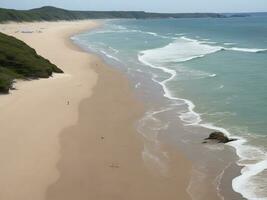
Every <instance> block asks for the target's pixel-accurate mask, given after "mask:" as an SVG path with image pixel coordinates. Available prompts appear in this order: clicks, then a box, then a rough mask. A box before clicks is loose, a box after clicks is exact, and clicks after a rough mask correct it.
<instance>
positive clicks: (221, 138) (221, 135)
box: [205, 131, 237, 143]
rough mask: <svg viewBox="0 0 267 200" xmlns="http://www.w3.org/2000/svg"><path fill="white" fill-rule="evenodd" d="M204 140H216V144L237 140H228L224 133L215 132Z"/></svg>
mask: <svg viewBox="0 0 267 200" xmlns="http://www.w3.org/2000/svg"><path fill="white" fill-rule="evenodd" d="M205 140H217V141H218V143H228V142H232V141H236V140H237V139H235V138H228V137H227V136H226V135H225V134H224V133H222V132H218V131H216V132H213V133H211V134H210V135H209V137H208V138H205Z"/></svg>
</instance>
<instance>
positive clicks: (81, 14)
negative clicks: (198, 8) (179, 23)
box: [0, 6, 226, 22]
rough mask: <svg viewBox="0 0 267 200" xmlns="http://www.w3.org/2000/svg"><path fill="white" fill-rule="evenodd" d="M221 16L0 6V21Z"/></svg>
mask: <svg viewBox="0 0 267 200" xmlns="http://www.w3.org/2000/svg"><path fill="white" fill-rule="evenodd" d="M204 17H211V18H223V17H226V16H225V15H223V14H218V13H149V12H143V11H70V10H64V9H61V8H56V7H52V6H45V7H41V8H36V9H31V10H13V9H4V8H0V22H5V21H17V22H21V21H56V20H79V19H114V18H129V19H131V18H132V19H153V18H204Z"/></svg>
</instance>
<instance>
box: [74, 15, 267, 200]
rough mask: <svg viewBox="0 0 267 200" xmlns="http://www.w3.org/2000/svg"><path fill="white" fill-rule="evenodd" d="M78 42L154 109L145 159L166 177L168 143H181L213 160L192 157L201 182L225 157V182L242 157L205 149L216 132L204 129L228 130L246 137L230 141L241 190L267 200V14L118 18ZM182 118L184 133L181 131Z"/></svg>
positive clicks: (144, 123)
mask: <svg viewBox="0 0 267 200" xmlns="http://www.w3.org/2000/svg"><path fill="white" fill-rule="evenodd" d="M73 39H74V40H75V41H76V42H77V43H79V44H80V45H81V46H82V47H84V48H85V49H88V50H90V51H93V52H95V53H98V54H100V55H102V56H104V58H105V59H106V60H107V61H108V62H109V63H111V64H113V65H114V66H118V68H119V69H120V70H122V71H124V72H125V73H127V74H128V75H129V78H130V79H131V80H132V83H133V87H134V88H135V89H136V91H137V93H139V94H140V96H142V99H143V100H144V102H145V103H146V105H147V109H148V111H147V113H146V115H145V116H144V118H143V119H140V122H139V124H138V126H137V128H138V130H139V132H140V133H141V134H142V135H143V136H144V137H145V138H146V139H147V141H148V142H147V144H146V146H145V149H144V152H143V158H144V159H150V160H153V161H154V162H155V164H158V165H160V166H162V171H163V172H164V168H166V166H165V165H164V159H166V155H164V152H161V151H160V145H159V141H160V140H169V141H171V142H174V141H175V142H176V144H177V145H178V146H179V147H180V148H183V149H187V150H188V151H187V152H189V153H188V154H190V152H191V154H194V153H192V152H194V151H192V148H195V149H199V148H202V150H199V151H201V152H202V155H204V156H205V155H206V154H209V156H207V158H206V160H205V159H204V160H205V162H203V163H202V164H201V165H200V164H199V163H200V162H202V161H201V160H200V159H196V158H195V157H196V156H194V155H192V156H191V157H192V159H195V160H197V163H198V166H201V167H202V169H197V170H196V173H197V174H198V176H195V177H201V178H202V179H205V173H206V172H207V169H208V168H207V169H206V167H205V165H207V160H209V161H210V162H213V159H214V160H216V159H217V160H216V162H217V164H215V166H217V168H218V170H214V175H215V174H217V179H216V180H217V181H218V180H220V179H221V176H223V173H222V172H224V169H226V168H228V167H229V165H230V164H229V162H230V161H231V160H232V161H233V160H235V159H236V158H235V154H234V151H232V150H231V149H228V150H225V147H224V146H221V145H219V146H217V145H216V146H215V145H211V146H205V147H203V146H201V145H199V143H201V139H203V137H204V136H205V134H207V132H208V131H207V130H206V129H202V128H200V127H204V128H208V129H216V130H221V131H223V132H225V133H226V134H228V135H231V136H232V137H237V138H239V140H238V141H237V142H233V143H231V144H230V145H231V146H233V147H234V148H235V150H236V152H235V153H237V155H238V156H239V159H238V161H237V164H238V165H239V166H241V167H243V169H242V175H241V176H238V177H236V178H235V179H234V180H233V183H232V186H233V189H234V190H235V191H236V192H239V193H241V194H242V195H243V196H244V197H245V198H247V199H267V181H266V180H267V173H266V168H267V155H266V149H267V132H266V130H267V123H266V121H267V92H266V88H267V87H266V86H267V81H266V80H267V66H266V63H267V17H265V16H260V17H245V18H229V19H176V20H175V19H164V20H160V19H159V20H113V21H107V22H106V24H105V26H104V27H102V28H101V29H97V30H95V31H92V32H88V33H84V34H81V35H79V36H75V37H74V38H73ZM179 120H182V122H183V124H184V126H183V127H182V129H184V132H183V133H177V132H176V131H175V130H178V127H177V126H179V128H181V127H180V125H178V121H179ZM196 135H197V136H196ZM166 138H167V139H166ZM168 138H169V139H168ZM193 138H194V139H193ZM188 146H189V147H188ZM190 149H191V150H190ZM199 151H198V150H195V152H199ZM225 151H227V152H231V153H232V154H233V156H232V158H231V159H229V156H226V157H224V155H223V154H225ZM211 152H213V153H211ZM222 152H224V153H222ZM218 154H219V155H220V157H221V158H220V159H218V158H216V157H218ZM189 156H190V155H189ZM213 163H214V162H213ZM219 166H220V167H219ZM199 168H200V167H199ZM211 170H212V169H211V168H209V173H210V171H211ZM203 177H204V178H203ZM218 177H219V179H218ZM201 178H200V179H199V180H198V181H200V182H201ZM200 182H199V183H200ZM219 182H220V181H219ZM215 185H217V186H218V185H220V184H219V183H218V184H215ZM192 191H194V189H192ZM220 195H223V194H220Z"/></svg>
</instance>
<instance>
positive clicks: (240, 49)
mask: <svg viewBox="0 0 267 200" xmlns="http://www.w3.org/2000/svg"><path fill="white" fill-rule="evenodd" d="M224 49H225V50H230V51H242V52H248V53H260V52H265V51H267V49H249V48H239V47H232V48H224Z"/></svg>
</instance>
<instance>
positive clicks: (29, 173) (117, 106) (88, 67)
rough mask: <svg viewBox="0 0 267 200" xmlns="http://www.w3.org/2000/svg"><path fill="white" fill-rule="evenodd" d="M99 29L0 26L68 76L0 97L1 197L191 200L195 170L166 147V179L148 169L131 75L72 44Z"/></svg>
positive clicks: (24, 85)
mask: <svg viewBox="0 0 267 200" xmlns="http://www.w3.org/2000/svg"><path fill="white" fill-rule="evenodd" d="M99 25H100V24H99V22H97V21H75V22H49V23H48V22H39V23H21V24H2V25H0V31H1V32H4V33H6V34H9V35H13V36H15V37H17V38H19V39H21V40H23V41H24V42H26V43H27V44H28V45H30V46H31V47H33V48H34V49H36V51H37V53H39V54H40V55H42V56H44V57H45V58H47V59H49V60H50V61H51V62H53V63H54V64H56V65H57V66H58V67H59V68H61V69H62V70H63V71H64V72H65V73H64V74H63V75H54V77H53V78H50V79H41V80H34V81H27V82H22V81H19V82H18V83H17V84H16V85H15V86H16V88H17V90H15V91H12V92H11V94H9V95H4V96H0V109H1V115H0V126H1V134H0V159H1V160H0V162H1V166H0V176H1V180H0V188H1V189H0V199H4V200H70V199H72V200H73V199H78V200H85V199H86V200H88V199H96V200H102V199H103V200H104V199H105V200H107V199H114V200H125V199H129V200H131V199H132V200H137V199H138V200H150V199H153V200H162V199H168V200H172V199H182V200H186V199H190V198H189V195H188V194H187V192H186V188H187V186H188V182H189V180H190V173H191V164H190V162H189V161H188V160H187V159H185V158H184V157H183V155H181V154H180V153H179V152H177V151H176V150H174V149H169V148H167V147H166V148H164V151H166V152H167V153H168V157H169V161H168V171H167V173H164V174H161V173H160V172H158V171H157V169H154V170H153V166H152V167H147V166H146V165H145V164H144V162H143V160H142V151H143V148H144V144H143V142H144V141H143V138H142V137H141V135H139V134H138V133H137V131H136V129H135V127H134V124H135V122H136V121H137V120H138V119H139V118H140V117H141V116H142V115H143V113H144V108H143V105H142V103H141V102H139V101H138V100H137V98H136V97H135V96H134V93H133V92H132V89H131V87H130V86H129V83H128V80H127V79H126V77H124V75H122V74H121V73H120V72H117V71H116V70H113V69H112V68H110V67H109V66H106V65H105V63H103V62H102V61H101V59H100V58H98V57H97V56H95V55H91V54H88V53H86V52H83V51H82V50H80V49H79V48H78V47H76V46H75V45H73V44H72V42H71V41H70V39H69V38H70V37H71V35H73V34H77V33H79V32H82V31H85V30H89V29H91V28H95V27H97V26H99ZM25 30H27V31H25ZM23 32H24V33H23ZM25 32H26V33H25Z"/></svg>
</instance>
